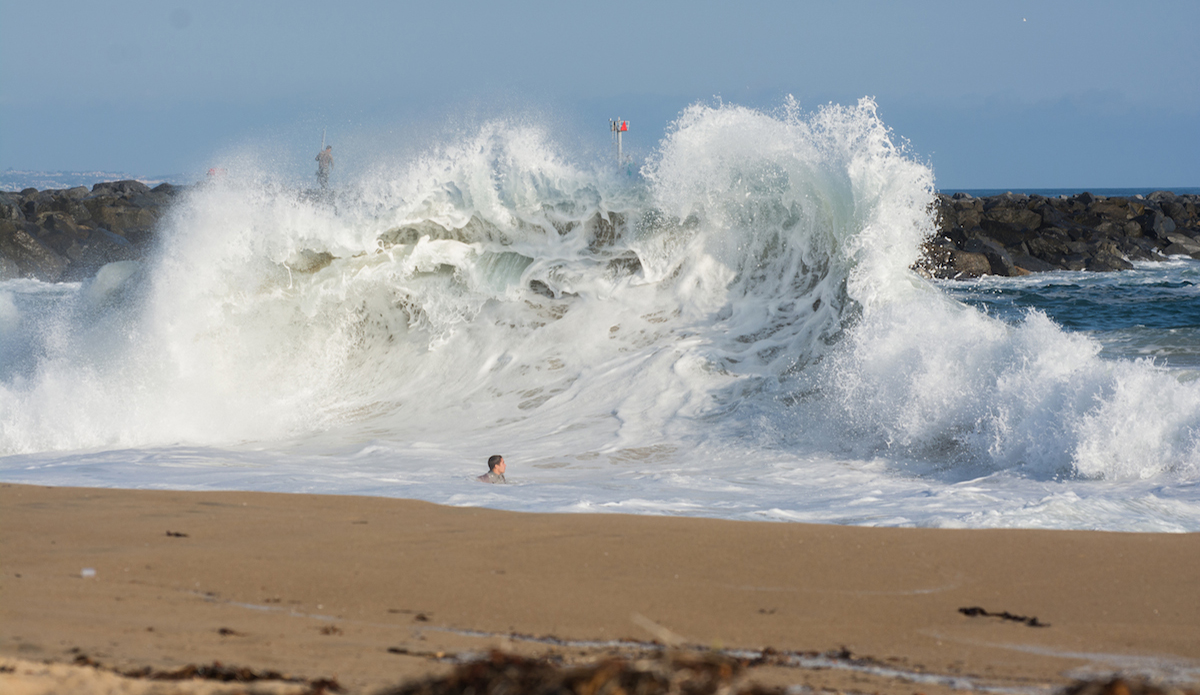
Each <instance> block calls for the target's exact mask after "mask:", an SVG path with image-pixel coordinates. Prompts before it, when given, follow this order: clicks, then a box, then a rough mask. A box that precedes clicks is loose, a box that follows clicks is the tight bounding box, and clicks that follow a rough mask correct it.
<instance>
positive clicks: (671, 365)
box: [0, 100, 1200, 480]
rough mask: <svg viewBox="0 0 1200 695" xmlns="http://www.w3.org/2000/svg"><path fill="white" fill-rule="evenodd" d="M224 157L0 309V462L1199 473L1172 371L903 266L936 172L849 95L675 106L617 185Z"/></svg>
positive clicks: (502, 152)
mask: <svg viewBox="0 0 1200 695" xmlns="http://www.w3.org/2000/svg"><path fill="white" fill-rule="evenodd" d="M229 168H230V170H231V171H232V172H233V175H232V177H231V178H230V180H228V181H225V182H220V183H216V184H212V185H206V186H203V187H199V188H197V189H196V190H194V191H192V192H190V193H188V194H187V195H186V196H185V198H184V199H183V200H182V202H181V203H180V204H179V205H178V206H177V207H176V208H175V209H174V211H173V213H172V214H171V217H170V220H169V222H168V224H167V225H165V227H164V228H163V229H162V231H161V236H162V243H161V248H160V249H159V250H158V252H157V254H156V255H155V257H154V259H153V260H152V261H150V262H148V263H147V264H145V266H144V267H143V268H142V270H141V271H140V272H139V273H135V274H133V275H130V276H129V279H128V280H127V281H125V282H124V283H115V284H113V286H111V287H109V286H106V285H103V284H101V285H97V283H93V284H92V285H91V286H89V287H88V288H86V290H85V291H80V292H78V293H77V294H76V295H73V296H72V297H68V298H66V299H63V300H62V301H61V302H58V303H56V304H54V305H53V306H54V307H55V308H54V310H53V313H52V314H46V313H45V312H44V311H43V313H42V314H41V315H39V316H34V315H33V314H32V313H28V314H27V315H24V316H23V317H21V316H17V318H13V316H16V315H17V314H18V313H20V311H18V309H17V308H15V305H13V304H12V302H8V303H5V304H3V305H2V306H0V308H2V309H3V310H4V312H5V313H4V314H3V315H0V318H4V317H6V316H7V317H8V318H4V320H6V321H9V323H10V324H11V325H14V326H15V325H17V324H19V323H22V322H24V323H23V325H26V326H28V325H32V322H34V321H37V322H39V323H40V325H42V326H43V329H40V330H37V331H33V330H23V332H21V333H20V335H21V338H20V341H21V345H20V347H19V349H17V348H12V347H11V345H10V346H9V347H7V348H6V350H8V352H6V354H20V355H24V356H26V357H28V356H32V357H28V358H24V357H23V358H22V362H21V366H19V367H12V368H11V369H8V370H6V372H5V376H4V380H3V382H2V383H0V454H10V453H19V452H31V451H45V450H69V449H79V448H115V447H138V446H148V445H157V444H171V443H178V442H188V443H211V444H226V443H232V442H247V441H249V442H256V441H257V442H269V441H277V440H297V439H304V438H316V439H320V440H321V441H324V442H327V443H328V445H329V446H330V447H331V449H337V448H338V447H339V446H342V445H344V444H345V443H347V442H362V441H367V440H371V439H386V440H390V441H401V442H431V441H433V442H440V443H442V444H443V445H444V446H449V447H456V446H457V447H462V449H463V450H464V451H471V452H475V451H476V450H478V449H480V448H487V447H488V446H490V445H491V444H492V443H496V442H505V441H513V440H514V439H516V440H520V441H522V442H523V443H525V444H527V445H528V447H529V448H530V449H531V450H533V451H537V450H539V447H540V450H541V451H545V452H549V451H560V452H561V451H563V450H570V451H572V452H573V454H572V455H571V456H569V457H567V459H568V460H569V461H576V462H580V461H588V460H593V459H595V458H597V457H604V458H606V459H607V460H610V461H612V462H614V463H618V464H619V463H620V461H622V460H631V459H634V458H636V459H638V460H646V459H651V460H654V459H662V460H670V461H680V460H690V459H693V458H695V457H696V456H697V452H699V451H701V450H703V451H706V452H711V451H713V450H718V449H722V448H726V449H730V450H736V451H739V452H742V454H743V455H746V452H750V453H749V455H753V452H754V451H765V450H769V451H771V452H773V455H774V454H777V453H779V452H784V453H787V452H792V453H795V454H796V456H797V458H796V459H795V460H796V461H797V465H802V462H803V460H804V458H803V457H804V456H805V455H810V454H814V453H817V454H820V455H823V456H832V457H835V458H842V459H845V460H847V461H856V460H870V459H877V458H883V459H885V460H887V461H889V462H890V465H891V466H893V467H896V468H900V469H904V470H907V471H909V472H911V473H914V474H921V475H934V476H942V477H946V478H948V479H952V480H953V479H962V478H965V477H969V476H975V475H980V474H985V473H988V472H992V471H996V470H1014V471H1019V472H1021V473H1022V474H1024V475H1027V476H1030V477H1033V478H1038V479H1042V478H1051V477H1055V476H1059V477H1062V476H1068V477H1069V476H1078V475H1082V476H1086V477H1110V478H1138V477H1152V476H1156V475H1161V474H1171V475H1176V476H1183V477H1185V478H1186V477H1195V476H1196V475H1197V470H1198V468H1200V434H1198V432H1200V388H1197V384H1196V382H1195V381H1191V382H1188V381H1185V380H1181V379H1180V377H1179V374H1178V373H1170V372H1166V371H1163V370H1160V369H1157V368H1155V367H1154V366H1152V365H1149V364H1144V363H1113V362H1106V361H1103V360H1101V359H1100V358H1099V357H1097V352H1098V348H1097V346H1096V345H1095V344H1094V343H1093V342H1092V341H1090V340H1089V339H1087V338H1085V337H1081V336H1078V335H1071V334H1066V333H1064V332H1063V331H1062V330H1060V329H1059V328H1058V327H1056V326H1054V325H1052V324H1051V323H1050V322H1049V321H1048V320H1047V319H1045V318H1044V317H1042V316H1040V315H1038V314H1032V315H1031V316H1030V317H1029V318H1028V319H1027V320H1026V321H1025V322H1023V323H1021V324H1020V325H1016V326H1011V325H1007V324H1004V323H1001V322H999V321H996V320H994V319H991V318H989V317H987V316H985V315H983V314H981V313H979V312H978V311H976V310H974V309H970V308H967V307H964V306H962V305H959V304H957V303H954V302H952V301H950V300H949V299H947V298H946V297H945V295H943V294H942V293H940V292H939V291H938V290H937V289H936V288H935V287H933V286H931V285H930V284H928V283H926V282H925V281H923V280H921V279H920V278H918V277H916V276H915V275H914V274H913V273H912V272H911V271H910V270H909V268H910V266H911V265H912V262H913V261H914V260H915V259H916V257H917V253H918V247H919V244H920V242H921V240H922V239H923V238H924V236H925V235H927V234H928V233H929V232H930V231H931V230H932V226H933V225H932V220H931V219H930V214H931V213H930V210H931V205H930V204H931V202H932V190H933V177H932V173H931V171H930V169H929V168H928V167H927V166H924V165H923V164H921V163H919V162H916V161H914V160H913V159H912V158H910V157H908V156H906V155H905V153H904V152H903V151H901V150H900V149H898V148H897V147H896V146H895V145H894V144H893V142H892V139H891V135H890V133H889V131H888V129H887V128H886V127H885V126H884V124H883V123H882V122H881V121H880V120H879V118H878V117H877V115H876V113H875V105H874V103H873V102H871V101H870V100H864V101H862V102H860V103H859V104H857V105H855V106H851V107H839V106H829V107H825V108H822V109H819V110H818V111H816V112H815V113H811V114H806V113H802V112H800V110H799V109H798V108H797V107H796V106H795V104H794V103H791V102H789V103H788V104H786V105H785V106H784V107H783V108H782V109H780V110H779V112H777V113H764V112H761V111H756V110H752V109H746V108H742V107H737V106H729V105H721V106H702V105H698V106H693V107H691V108H689V109H687V110H685V111H684V112H683V113H682V114H681V116H680V117H679V119H678V121H677V122H676V123H675V124H674V126H673V128H672V129H671V130H670V132H669V133H668V135H667V136H666V138H665V139H664V141H663V142H662V143H661V145H660V146H659V148H658V149H657V151H656V152H655V153H654V154H653V155H652V156H651V157H650V159H649V160H648V162H647V163H646V165H645V166H644V167H643V169H642V172H641V175H640V176H638V177H634V178H629V177H627V176H624V175H622V174H620V173H618V172H615V171H612V170H611V169H609V168H607V167H604V166H600V165H596V166H583V165H579V164H576V163H572V162H571V161H570V160H569V159H568V158H566V157H564V156H562V155H561V154H560V151H559V148H558V147H556V146H555V145H554V144H553V141H552V139H551V138H550V137H549V136H548V135H547V134H546V133H545V132H543V131H541V130H539V129H538V128H535V127H528V126H527V125H526V126H524V127H520V128H514V127H511V124H508V123H503V122H496V123H490V124H486V125H484V126H483V127H481V128H480V129H478V131H476V132H475V133H473V134H472V135H471V136H469V137H463V138H461V139H459V140H457V141H454V142H450V143H448V144H445V145H443V146H440V147H436V148H432V149H430V150H429V152H428V153H427V154H426V155H424V156H423V157H421V158H420V159H418V160H417V161H414V162H412V163H411V164H409V165H408V167H407V168H405V169H402V170H379V171H376V172H375V173H373V174H372V175H371V176H369V177H366V178H364V179H363V180H361V181H359V182H357V183H356V185H354V186H352V187H350V189H349V190H345V191H341V192H339V193H338V194H336V195H332V196H329V197H324V196H319V195H313V194H306V193H301V192H298V191H297V190H295V189H294V188H292V187H289V186H285V185H283V184H282V183H280V182H278V181H274V180H272V179H271V178H270V176H268V175H265V174H263V173H262V171H261V169H258V168H255V167H253V166H244V167H242V169H241V171H240V173H239V169H238V167H236V166H230V167H229ZM89 298H90V299H89ZM25 311H29V312H32V311H33V310H32V309H28V310H25ZM697 465H700V464H697Z"/></svg>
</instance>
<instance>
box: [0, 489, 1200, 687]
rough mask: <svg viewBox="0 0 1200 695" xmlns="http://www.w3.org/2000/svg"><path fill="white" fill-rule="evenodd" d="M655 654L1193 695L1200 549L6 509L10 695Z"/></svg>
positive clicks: (1147, 539)
mask: <svg viewBox="0 0 1200 695" xmlns="http://www.w3.org/2000/svg"><path fill="white" fill-rule="evenodd" d="M85 568H90V569H92V570H94V576H89V577H85V576H83V574H84V573H83V570H84V569H85ZM963 608H980V609H982V611H974V613H975V614H974V615H969V614H968V613H971V611H968V612H966V613H964V612H963V611H961V610H960V609H963ZM1005 614H1007V615H1005ZM1034 618H1036V622H1034V621H1033V619H1034ZM619 640H620V641H623V642H618V641H619ZM655 642H657V643H658V644H666V645H669V646H672V647H674V648H676V649H680V650H684V651H690V652H695V653H697V654H699V653H702V652H704V651H705V650H711V649H718V650H744V653H741V652H739V653H741V654H742V655H743V656H747V655H748V656H750V657H753V656H755V655H757V654H758V653H759V652H760V651H761V650H763V649H770V650H773V653H772V652H768V656H769V657H770V658H768V659H764V660H761V661H762V662H761V663H760V664H759V665H751V666H750V667H749V669H748V671H747V672H746V678H747V679H748V681H749V682H755V683H760V684H763V685H767V686H779V685H806V686H808V687H811V688H813V689H817V690H821V689H828V690H840V691H859V692H880V693H914V692H921V693H925V694H926V695H935V694H937V693H948V692H951V691H953V690H955V689H960V688H962V687H964V686H968V685H969V686H971V687H981V686H1001V687H1017V688H1021V689H1027V690H1033V691H1042V690H1049V689H1051V688H1053V687H1057V686H1060V685H1064V684H1066V683H1068V682H1069V681H1070V680H1071V679H1072V678H1075V677H1079V676H1085V675H1101V674H1109V673H1112V672H1116V671H1125V672H1150V673H1153V674H1157V675H1158V676H1169V677H1172V678H1175V679H1177V680H1178V681H1180V682H1185V683H1191V684H1192V685H1193V686H1194V685H1195V684H1196V683H1197V682H1198V681H1200V534H1181V535H1175V534H1135V533H1101V532H1086V531H1036V530H995V531H993V530H940V529H870V528H857V527H842V526H821V525H806V524H788V523H769V522H763V523H758V522H737V521H722V520H711V519H696V518H678V517H649V516H621V515H583V514H579V515H556V514H522V513H511V512H501V511H493V510H485V509H466V508H451V507H441V506H437V505H433V504H428V503H424V502H416V501H410V500H399V499H381V498H364V497H344V496H321V495H283V494H264V493H249V492H203V493H193V492H171V491H131V490H108V489H86V488H45V487H34V486H25V485H10V484H0V690H4V691H5V692H8V693H41V692H55V691H56V690H55V689H54V688H47V687H43V686H41V685H38V684H39V683H41V684H43V685H44V684H45V683H58V684H59V686H58V690H57V691H58V692H62V691H63V690H62V687H63V686H62V684H63V683H65V682H67V681H66V680H64V679H68V678H71V677H76V676H77V677H79V678H85V679H87V678H92V679H96V681H95V682H92V681H89V682H92V683H93V684H92V685H90V686H89V685H80V686H78V687H75V686H72V687H70V688H69V690H71V691H72V692H88V691H89V688H93V691H94V692H130V693H134V692H139V693H140V692H182V690H179V688H181V687H183V686H180V685H179V684H178V683H173V684H170V685H169V686H168V685H164V684H163V683H162V682H148V681H145V680H143V681H140V682H125V684H124V685H121V686H120V687H117V686H112V687H109V686H102V685H99V684H98V680H99V679H103V678H107V679H114V678H117V676H116V675H115V673H114V671H125V672H129V671H135V670H139V669H140V670H142V671H143V672H145V671H146V670H151V671H171V670H177V669H180V668H182V667H185V666H187V665H189V664H201V665H203V664H212V663H214V662H220V663H221V664H223V665H226V666H236V667H245V668H247V669H252V670H254V671H256V672H267V671H274V672H278V673H279V674H284V675H287V676H291V677H296V678H302V679H306V680H307V681H309V682H311V681H314V680H318V679H336V681H337V682H338V683H339V684H340V685H341V686H343V687H344V688H346V689H347V690H348V691H350V692H364V693H369V692H373V691H375V690H378V689H380V688H382V687H385V686H392V685H396V684H398V683H401V682H404V681H406V680H409V679H413V678H417V677H422V676H428V675H437V674H445V673H447V672H449V671H450V669H451V668H452V667H453V660H454V659H462V658H469V657H471V656H482V655H485V654H487V653H488V652H489V651H490V650H493V649H501V650H504V651H506V652H510V653H514V654H522V655H527V656H555V657H556V658H560V659H562V660H563V661H564V662H565V663H580V662H585V661H588V660H590V659H595V658H597V657H599V656H602V655H604V654H608V653H615V652H623V653H630V654H635V653H640V654H645V653H649V652H651V651H653V650H654V649H656V648H657V647H656V645H655V644H654V643H655ZM77 661H78V662H79V663H80V664H83V665H80V666H72V665H71V664H74V663H76V662H77ZM47 662H48V663H50V664H52V666H45V665H44V664H46V663H47ZM97 667H99V668H97ZM37 669H42V670H43V671H45V672H47V673H46V674H43V675H42V676H41V677H40V678H41V680H38V678H39V677H36V676H34V675H32V674H31V673H30V672H31V671H34V670H37ZM52 670H55V674H50V673H49V672H50V671H52ZM67 673H73V674H76V676H67V675H64V674H67ZM119 680H122V681H125V680H126V679H119ZM166 687H170V688H175V690H153V689H152V688H166ZM196 687H197V688H209V690H203V689H201V690H189V691H188V692H224V691H220V690H219V687H220V686H217V685H214V684H212V683H208V684H201V685H197V686H196ZM225 687H228V686H225ZM256 687H257V686H256ZM267 687H268V684H266V683H264V684H262V688H267ZM271 687H276V686H274V685H272V686H271ZM278 687H280V688H284V690H279V692H286V688H287V687H292V688H297V687H299V686H296V685H291V686H287V685H279V686H278ZM38 688H42V689H40V690H39V689H38ZM139 688H141V689H139ZM147 688H150V689H147ZM212 688H218V690H212ZM302 690H303V689H301V690H298V691H297V692H299V691H302ZM230 692H233V691H230ZM262 692H267V690H262Z"/></svg>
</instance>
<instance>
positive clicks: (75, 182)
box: [0, 168, 197, 192]
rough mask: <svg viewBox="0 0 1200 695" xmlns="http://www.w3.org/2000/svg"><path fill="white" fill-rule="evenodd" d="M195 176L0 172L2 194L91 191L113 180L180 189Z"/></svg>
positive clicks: (87, 172)
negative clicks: (32, 189) (69, 190)
mask: <svg viewBox="0 0 1200 695" xmlns="http://www.w3.org/2000/svg"><path fill="white" fill-rule="evenodd" d="M196 180H197V179H196V177H194V176H184V175H183V174H161V175H158V176H135V175H133V174H129V173H127V172H122V171H108V170H95V171H33V170H26V169H12V168H9V169H5V170H4V171H0V191H10V192H18V191H24V190H26V189H29V188H36V189H38V190H39V191H52V190H66V189H68V188H76V187H78V186H86V187H88V188H91V187H92V186H94V185H96V184H98V183H108V182H110V181H138V182H140V183H144V184H146V185H147V186H149V187H150V188H154V187H155V186H157V185H159V184H163V183H169V184H171V185H174V186H181V185H185V184H189V183H195V182H196Z"/></svg>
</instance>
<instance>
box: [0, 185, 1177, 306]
mask: <svg viewBox="0 0 1200 695" xmlns="http://www.w3.org/2000/svg"><path fill="white" fill-rule="evenodd" d="M183 190H184V188H183V187H179V186H172V185H171V184H167V183H164V184H162V185H160V186H157V187H155V188H153V189H152V188H150V187H148V186H146V185H145V184H143V183H141V182H138V181H112V182H107V183H98V184H96V185H94V186H92V188H91V189H90V190H89V189H88V188H86V187H83V186H79V187H76V188H68V189H63V190H46V191H38V190H36V189H33V188H27V189H25V190H23V191H21V192H19V193H5V192H0V280H8V279H13V278H36V279H38V280H42V281H45V282H60V281H77V280H82V279H85V278H88V277H90V276H91V275H92V274H94V273H95V272H96V270H97V269H98V268H100V267H101V266H103V265H105V264H107V263H112V262H114V261H125V260H137V259H139V258H141V257H142V256H143V255H145V253H146V251H147V249H149V247H150V242H151V241H152V240H153V236H154V231H155V228H156V226H157V225H158V223H159V221H160V220H161V219H162V218H163V216H164V215H165V214H166V211H167V209H168V207H169V206H170V205H171V203H172V201H173V200H174V199H175V198H176V196H177V195H178V194H179V193H180V192H181V191H183ZM934 206H935V207H936V210H935V212H936V221H937V227H936V230H935V233H934V235H933V236H932V237H931V238H930V239H929V240H928V241H927V242H926V243H925V245H924V247H923V254H922V258H921V260H920V261H918V263H917V264H916V265H915V266H914V267H915V269H916V270H917V271H918V272H920V273H922V274H924V275H926V276H928V277H937V278H973V277H979V276H981V275H1006V276H1015V275H1027V274H1029V273H1037V272H1043V271H1048V270H1088V271H1112V270H1123V269H1127V268H1131V267H1133V266H1132V263H1131V262H1132V261H1145V260H1151V261H1152V260H1164V259H1166V258H1167V257H1168V256H1175V255H1185V256H1191V257H1192V258H1197V259H1200V216H1198V214H1197V208H1200V195H1175V194H1174V193H1171V192H1169V191H1158V192H1155V193H1152V194H1150V195H1148V196H1145V197H1142V196H1134V197H1130V198H1125V197H1103V196H1096V195H1092V194H1091V193H1081V194H1079V195H1075V196H1070V197H1066V196H1061V197H1057V198H1047V197H1044V196H1039V195H1015V194H1012V193H1006V194H1004V195H997V196H990V197H987V198H973V197H971V196H969V195H966V194H963V193H956V194H954V195H953V196H947V195H942V194H938V195H937V198H936V200H935V201H934Z"/></svg>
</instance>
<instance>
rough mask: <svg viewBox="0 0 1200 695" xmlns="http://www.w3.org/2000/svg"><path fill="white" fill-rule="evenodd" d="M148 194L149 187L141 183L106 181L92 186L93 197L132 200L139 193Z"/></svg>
mask: <svg viewBox="0 0 1200 695" xmlns="http://www.w3.org/2000/svg"><path fill="white" fill-rule="evenodd" d="M149 192H150V187H149V186H147V185H146V184H144V183H142V182H141V181H106V182H104V183H98V184H96V185H95V186H92V195H93V196H115V197H122V198H132V197H133V196H135V195H137V194H139V193H141V194H146V193H149Z"/></svg>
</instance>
